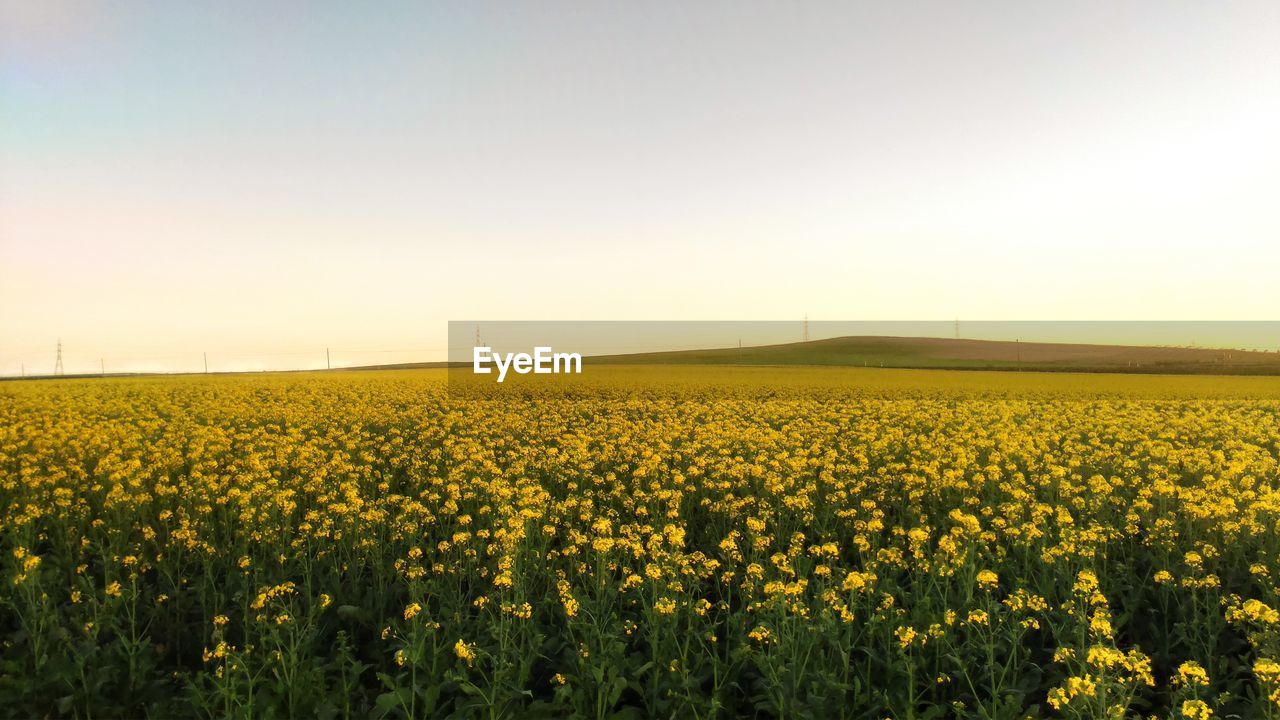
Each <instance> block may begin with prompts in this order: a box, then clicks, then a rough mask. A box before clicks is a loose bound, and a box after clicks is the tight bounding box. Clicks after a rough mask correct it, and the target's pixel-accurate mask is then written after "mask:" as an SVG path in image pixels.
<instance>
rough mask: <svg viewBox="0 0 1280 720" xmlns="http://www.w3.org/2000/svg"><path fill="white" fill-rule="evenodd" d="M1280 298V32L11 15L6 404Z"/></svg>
mask: <svg viewBox="0 0 1280 720" xmlns="http://www.w3.org/2000/svg"><path fill="white" fill-rule="evenodd" d="M1277 268H1280V3H1277V2H1275V1H1274V0H1261V1H1259V2H1171V1H1170V0H1159V1H1153V2H1114V1H1113V0H1106V1H1102V2H1027V1H1025V0H1018V1H1016V2H1014V1H1010V2H954V1H950V0H949V1H946V2H921V3H902V2H885V3H866V2H863V3H858V2H831V3H814V2H767V3H766V2H741V1H733V2H694V3H691V2H670V3H668V2H613V3H611V2H601V3H590V2H566V3H556V2H536V3H530V2H510V3H490V2H438V3H433V2H404V3H394V2H377V3H337V2H335V3H315V2H305V3H304V2H298V3H289V2H257V1H255V2H236V1H233V2H227V1H225V0H224V1H219V2H195V1H194V0H193V1H191V2H87V1H85V2H78V1H75V2H68V1H66V0H0V374H9V373H16V372H17V371H18V370H19V366H20V364H21V363H25V364H26V367H27V370H28V372H48V371H49V370H51V369H52V363H53V351H54V345H55V343H56V342H57V340H58V339H59V338H61V339H62V341H63V343H64V346H65V351H64V352H65V357H66V364H67V370H68V371H75V370H82V369H83V370H90V369H93V370H96V369H97V367H98V361H99V358H100V357H101V358H105V359H106V363H107V365H108V369H109V370H110V369H197V368H199V367H200V363H201V358H200V353H201V352H202V351H208V353H209V358H210V365H211V366H213V367H214V369H233V368H234V369H245V368H265V367H301V366H316V365H317V364H319V365H323V363H324V348H325V347H332V348H334V349H335V362H338V363H342V364H346V363H354V362H367V361H371V360H372V361H376V360H389V361H391V360H408V359H439V358H442V357H443V356H444V347H445V345H446V327H447V326H446V322H447V321H448V320H449V319H466V318H494V319H506V320H516V319H723V320H733V319H759V320H774V319H790V318H799V317H801V316H802V315H803V314H805V313H808V314H809V316H810V317H812V318H816V319H838V320H862V319H873V320H874V319H948V318H952V317H954V316H957V315H959V316H961V317H962V318H972V319H975V320H977V319H982V320H1000V319H1019V320H1035V319H1089V320H1098V319H1126V320H1131V319H1186V320H1209V319H1239V320H1254V319H1277V315H1278V313H1277V308H1280V289H1278V288H1280V282H1277V280H1278V279H1280V273H1277ZM372 350H379V351H399V352H381V353H371V352H357V351H372Z"/></svg>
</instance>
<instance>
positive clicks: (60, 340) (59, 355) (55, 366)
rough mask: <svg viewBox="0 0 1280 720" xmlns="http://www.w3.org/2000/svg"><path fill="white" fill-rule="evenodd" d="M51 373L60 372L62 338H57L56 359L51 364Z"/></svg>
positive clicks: (56, 373) (59, 373)
mask: <svg viewBox="0 0 1280 720" xmlns="http://www.w3.org/2000/svg"><path fill="white" fill-rule="evenodd" d="M53 374H54V375H61V374H62V339H61V338H59V339H58V361H57V362H56V363H54V365H53Z"/></svg>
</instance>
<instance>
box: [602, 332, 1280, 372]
mask: <svg viewBox="0 0 1280 720" xmlns="http://www.w3.org/2000/svg"><path fill="white" fill-rule="evenodd" d="M590 361H591V362H592V363H594V364H599V363H609V364H646V365H649V364H657V365H661V364H730V365H852V366H868V367H898V368H939V369H940V368H951V369H972V370H1040V371H1060V372H1064V371H1074V372H1130V373H1194V374H1224V375H1280V353H1277V352H1258V351H1246V350H1224V349H1210V348H1189V347H1150V346H1138V345H1085V344H1074V343H1032V342H1006V341H997V340H964V339H951V338H923V337H880V336H858V337H839V338H831V339H828V340H813V341H810V342H798V343H787V344H782V345H763V346H758V347H744V348H718V349H708V350H683V351H672V352H652V353H637V354H630V355H608V356H599V357H593V358H591V359H590Z"/></svg>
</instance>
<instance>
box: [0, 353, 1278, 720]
mask: <svg viewBox="0 0 1280 720" xmlns="http://www.w3.org/2000/svg"><path fill="white" fill-rule="evenodd" d="M557 382H559V383H561V384H559V385H556V384H554V383H553V384H552V385H548V386H538V387H534V386H533V384H532V381H531V382H530V383H526V384H525V385H524V386H520V385H517V386H516V387H515V389H513V390H510V391H507V392H506V394H505V395H501V396H492V397H487V396H485V395H484V394H483V393H467V392H460V391H456V390H455V392H452V393H451V392H450V391H449V389H448V386H447V381H446V378H445V375H444V373H443V372H441V371H396V372H381V373H333V374H281V375H262V376H226V377H221V376H212V377H201V376H194V377H159V378H146V379H102V380H65V381H39V382H25V383H18V382H13V383H3V384H0V504H2V506H3V526H2V527H0V549H2V550H3V559H2V560H0V563H2V568H3V575H4V580H3V583H2V584H0V642H2V643H3V644H2V645H0V663H2V665H0V671H2V672H0V714H4V715H12V716H84V717H88V716H106V717H112V716H142V715H153V716H191V715H199V716H205V717H222V716H237V717H241V716H243V717H250V716H254V717H258V716H260V717H311V716H321V717H334V716H343V717H349V716H358V717H364V716H369V715H373V716H396V717H402V716H409V717H445V716H461V717H473V716H485V717H567V716H574V717H589V718H606V717H618V718H622V717H636V718H638V717H681V718H683V717H696V718H707V717H732V716H739V715H754V716H762V717H815V718H827V717H846V718H885V717H893V718H926V717H963V718H1020V717H1027V716H1030V717H1073V718H1108V717H1114V718H1120V717H1148V716H1155V717H1161V718H1166V717H1186V718H1208V717H1215V716H1217V717H1228V716H1232V715H1234V716H1236V717H1244V718H1280V611H1278V610H1277V608H1280V597H1277V595H1278V593H1280V591H1278V588H1277V585H1278V578H1280V381H1278V380H1276V379H1271V378H1236V379H1227V378H1208V377H1202V378H1194V379H1193V378H1181V377H1135V376H1088V375H1052V374H1032V373H1022V374H1019V373H1006V374H999V373H964V372H942V371H894V370H878V369H869V370H863V369H800V368H791V369H770V368H705V367H704V368H683V369H675V368H648V369H635V368H610V369H608V370H607V371H606V370H599V371H596V374H594V375H593V374H592V371H591V369H588V371H587V372H586V373H584V375H583V376H581V378H580V379H572V380H558V381H557ZM571 382H572V383H579V384H577V385H573V386H572V388H571V389H570V387H569V386H568V385H565V384H564V383H571Z"/></svg>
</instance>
